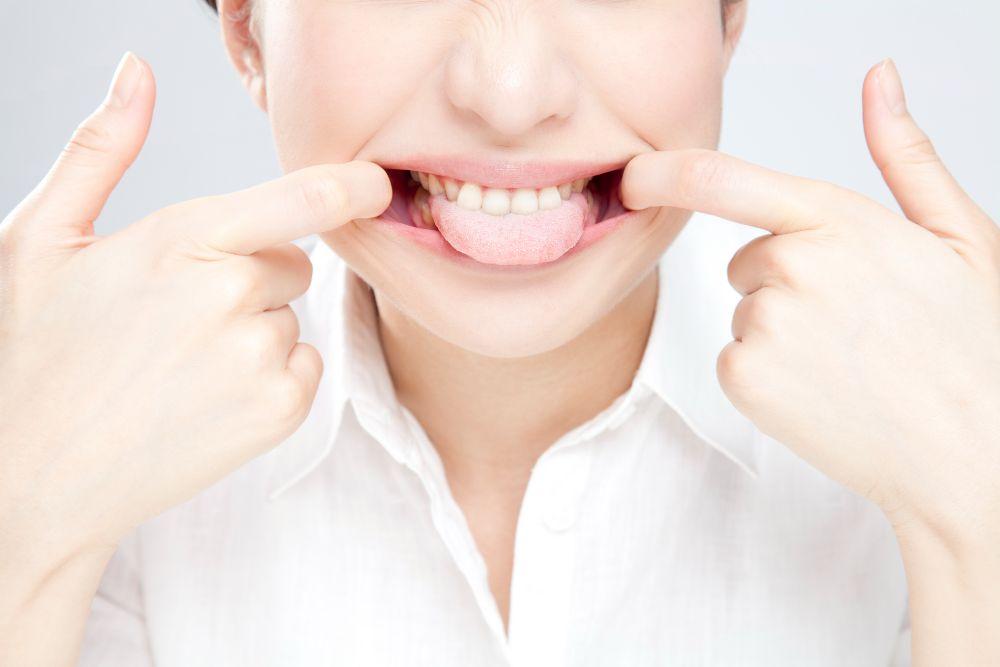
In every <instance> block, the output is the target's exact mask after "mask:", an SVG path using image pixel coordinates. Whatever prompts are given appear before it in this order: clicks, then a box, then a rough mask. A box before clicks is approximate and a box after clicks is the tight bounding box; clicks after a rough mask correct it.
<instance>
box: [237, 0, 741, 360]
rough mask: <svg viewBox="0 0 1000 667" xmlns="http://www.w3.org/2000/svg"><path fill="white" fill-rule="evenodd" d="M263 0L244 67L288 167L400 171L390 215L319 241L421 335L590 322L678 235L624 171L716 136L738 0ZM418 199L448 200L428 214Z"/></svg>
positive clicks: (448, 336) (519, 343) (533, 331)
mask: <svg viewBox="0 0 1000 667" xmlns="http://www.w3.org/2000/svg"><path fill="white" fill-rule="evenodd" d="M240 1H241V0H230V1H229V2H228V3H226V2H223V3H220V5H221V9H222V12H223V13H225V12H226V11H231V10H232V9H233V8H236V7H238V4H239V2H240ZM257 3H258V4H257V6H256V7H255V11H256V12H257V16H256V17H255V21H256V22H257V24H256V27H257V30H256V38H257V40H258V41H259V44H260V50H259V52H257V54H256V55H255V56H251V60H252V59H253V58H258V59H259V62H257V63H256V64H255V65H252V66H250V73H249V75H248V76H247V77H246V78H245V81H247V82H248V85H249V87H250V88H251V90H252V91H254V95H255V97H256V100H257V102H258V104H259V105H260V106H261V107H262V108H263V109H264V110H265V111H266V112H267V114H268V116H269V119H270V122H271V125H272V128H273V132H274V138H275V144H276V147H277V151H278V156H279V159H280V161H281V164H282V167H283V169H284V170H285V171H292V170H295V169H299V168H302V167H305V166H309V165H313V164H317V163H324V162H345V161H349V160H354V159H359V160H368V161H371V162H375V163H377V164H379V165H381V166H383V167H384V168H386V169H387V171H388V172H389V174H390V177H391V178H392V180H393V186H394V192H395V197H394V203H393V206H392V207H390V210H389V211H387V212H386V213H385V214H383V215H382V216H380V219H376V220H357V221H354V222H351V223H348V224H346V225H344V226H343V227H340V228H338V229H337V230H335V231H332V232H329V233H326V234H324V235H323V241H325V242H326V243H328V244H329V245H330V247H331V248H333V250H334V251H336V252H337V253H338V254H339V255H340V256H342V257H343V258H344V259H345V260H346V262H347V263H348V264H349V265H350V266H351V268H352V269H353V270H354V271H356V272H357V273H358V274H359V275H360V276H361V277H362V278H364V280H365V281H366V282H368V283H369V284H371V285H372V286H373V287H374V288H375V290H376V291H377V292H379V293H380V297H381V298H383V299H385V300H388V302H390V303H391V304H392V305H393V306H395V307H396V308H398V309H399V310H400V311H401V312H402V313H403V314H405V315H407V316H409V317H410V318H411V319H413V320H415V321H416V322H417V323H419V324H420V325H422V326H423V327H424V328H426V329H427V330H429V331H430V332H432V333H434V334H436V335H437V336H439V337H441V338H443V339H445V340H447V341H449V342H451V343H453V344H456V345H458V346H461V347H463V348H466V349H468V350H470V351H473V352H479V353H482V354H488V355H492V356H502V357H513V356H526V355H531V354H536V353H540V352H544V351H547V350H550V349H553V348H555V347H558V346H560V345H562V344H564V343H566V342H568V341H569V340H571V339H573V338H574V337H576V336H577V335H579V334H580V333H581V332H582V331H584V330H585V329H586V328H587V327H588V326H590V325H591V324H593V323H594V322H595V321H596V320H598V319H600V318H601V317H602V316H603V315H605V314H606V313H607V312H608V311H609V310H610V309H611V308H612V307H613V306H614V305H615V304H617V303H618V302H619V301H620V300H621V299H622V298H623V297H624V296H625V295H627V294H628V293H629V292H630V290H631V289H632V288H633V287H635V286H636V285H637V284H638V282H639V281H640V280H641V279H642V278H643V277H645V276H646V275H647V274H648V272H649V270H650V269H651V268H652V267H653V266H654V265H655V263H656V261H657V259H658V258H659V257H660V255H661V254H662V253H663V252H664V250H665V249H666V248H667V246H668V245H669V244H670V243H671V241H672V240H673V239H674V238H675V237H676V235H677V234H678V232H680V230H681V228H682V227H683V225H684V223H685V222H686V220H687V218H688V217H689V214H688V213H686V212H683V211H680V210H677V209H666V208H665V209H647V210H644V211H637V212H625V211H623V209H622V208H621V207H620V204H619V203H618V202H617V194H616V188H617V185H616V183H617V177H619V176H620V174H621V169H622V168H623V167H624V165H625V163H626V162H627V161H628V160H629V159H630V158H631V157H633V156H635V155H637V154H640V153H643V152H646V151H652V150H662V149H673V148H688V147H708V148H714V147H716V146H717V144H718V137H719V125H720V115H721V97H722V95H721V93H722V81H723V76H724V73H725V70H726V68H727V66H728V63H729V58H730V56H731V53H732V49H733V48H734V46H735V42H736V40H737V39H738V36H739V33H740V31H741V27H742V22H743V13H744V12H745V6H744V3H737V4H736V5H733V6H732V8H731V9H730V10H729V12H730V15H729V19H728V27H727V30H726V31H725V34H724V31H723V28H722V21H721V10H720V6H719V0H257ZM227 4H228V7H227ZM225 32H226V37H227V44H228V45H229V47H230V51H231V53H234V54H235V53H236V51H234V49H236V50H241V49H242V47H241V44H244V43H245V42H241V41H240V39H241V38H240V36H239V34H238V26H237V27H233V26H231V25H226V28H225ZM244 38H245V35H244ZM234 60H236V61H237V63H238V66H240V67H241V69H242V68H243V67H244V65H240V64H239V63H241V62H244V63H245V62H248V61H245V60H244V57H243V56H242V55H241V56H239V57H234ZM255 71H256V72H257V74H256V75H255V74H254V72H255ZM244 73H245V74H246V70H244ZM410 170H415V171H418V172H425V173H428V174H434V175H435V180H437V184H435V183H431V182H430V181H428V185H427V186H426V189H425V187H424V186H421V185H420V184H419V183H415V182H414V180H413V179H412V178H411V176H410V173H409V172H410ZM602 174H603V175H602ZM586 177H594V178H593V180H591V181H590V182H589V183H588V184H587V186H586V187H585V188H583V190H582V191H580V192H578V193H575V191H576V190H579V189H580V182H579V180H578V179H580V178H586ZM444 178H448V179H449V180H451V181H452V183H450V184H448V183H446V182H445V181H444V180H443V179H444ZM574 180H576V181H577V183H576V188H574V187H573V186H572V185H570V184H571V183H572V182H573V181H574ZM463 183H469V184H470V185H463ZM438 185H440V188H439V187H437V186H438ZM560 185H561V186H562V187H561V188H560V187H559V186H560ZM477 186H482V187H477ZM491 186H492V190H489V191H488V190H487V188H489V187H491ZM553 187H554V188H555V189H554V190H553V189H551V188H553ZM519 188H520V190H518V189H519ZM546 188H549V189H548V190H546ZM427 190H431V193H428V192H427ZM449 191H450V192H449ZM588 191H589V194H588ZM477 192H478V194H480V195H488V196H485V197H482V203H480V200H479V199H477V197H476V194H477ZM554 193H557V194H558V198H557V196H556V194H554ZM428 194H432V195H435V196H430V197H428ZM415 198H416V202H419V201H421V200H424V199H426V200H427V201H433V200H435V199H436V200H438V201H437V203H435V204H432V205H431V206H429V210H433V211H434V213H433V214H432V215H430V216H429V217H428V219H429V220H430V223H428V222H426V221H425V219H424V218H423V217H422V216H423V215H426V214H423V213H422V211H421V207H420V205H419V204H417V203H416V202H415V201H414V199H415ZM481 206H485V207H486V208H485V210H478V211H476V212H475V213H473V211H474V209H477V208H479V207H481ZM494 206H495V207H497V208H493V207H494ZM509 207H512V208H514V209H515V210H516V211H521V213H515V212H510V213H507V214H506V215H504V214H502V213H499V212H502V211H504V210H507V209H508V208H509ZM531 210H536V212H535V213H533V214H528V213H527V212H528V211H531ZM602 219H603V221H602ZM455 248H460V249H461V250H463V251H464V252H458V251H456V249H455Z"/></svg>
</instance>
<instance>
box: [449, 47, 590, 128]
mask: <svg viewBox="0 0 1000 667" xmlns="http://www.w3.org/2000/svg"><path fill="white" fill-rule="evenodd" d="M541 32H542V31H541V30H540V29H539V28H537V27H534V28H523V27H522V28H521V29H519V30H518V31H517V32H514V31H506V32H505V33H504V34H503V35H502V36H498V37H497V38H496V39H491V40H481V39H476V40H473V39H468V40H465V41H463V42H462V43H460V44H459V45H458V47H457V48H456V49H455V50H454V51H453V52H452V54H451V56H450V58H449V62H448V64H447V65H448V66H447V70H446V72H447V74H446V87H447V95H448V99H449V100H450V102H451V104H452V105H453V106H454V107H455V108H457V109H460V110H462V111H465V112H468V113H470V114H472V115H473V116H475V117H477V118H478V121H479V122H480V123H482V124H484V125H486V126H488V127H489V128H490V129H491V130H493V131H494V132H495V133H497V134H499V135H502V136H504V137H508V138H509V137H517V136H520V135H524V134H527V133H529V132H530V131H531V130H532V129H534V128H535V127H537V126H539V125H542V124H546V123H551V122H552V121H553V120H562V119H566V118H569V117H570V116H571V115H572V113H573V110H574V108H575V107H576V98H577V83H576V77H575V76H574V74H573V71H572V68H571V67H570V65H569V64H568V63H567V62H566V61H565V60H564V59H563V58H561V57H560V55H559V54H558V53H556V52H555V51H554V49H553V48H552V47H551V46H550V45H549V44H546V39H545V37H544V34H539V33H541Z"/></svg>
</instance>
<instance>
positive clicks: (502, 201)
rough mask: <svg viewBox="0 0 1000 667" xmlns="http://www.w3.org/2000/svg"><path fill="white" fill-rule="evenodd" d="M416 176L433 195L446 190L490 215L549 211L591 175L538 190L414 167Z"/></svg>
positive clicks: (455, 199)
mask: <svg viewBox="0 0 1000 667" xmlns="http://www.w3.org/2000/svg"><path fill="white" fill-rule="evenodd" d="M410 175H411V176H412V177H413V180H415V181H419V182H420V185H421V186H423V188H424V190H426V191H427V192H429V193H430V194H431V195H439V194H444V195H445V197H447V198H448V200H449V201H453V202H455V204H456V205H458V206H460V207H462V208H464V209H467V210H469V211H482V212H483V213H489V214H490V215H506V214H507V213H520V214H522V215H527V214H529V213H534V212H535V211H538V210H542V211H547V210H549V209H554V208H559V207H560V206H562V202H563V200H564V199H569V197H570V194H572V193H573V192H583V189H584V188H585V187H586V186H587V183H588V182H589V181H590V179H589V178H578V179H576V180H575V181H570V182H568V183H563V184H562V185H558V186H555V185H552V186H549V187H545V188H541V189H540V190H537V189H535V188H516V189H512V190H508V189H506V188H487V187H484V186H482V185H479V184H478V183H470V182H462V181H458V180H454V179H451V178H447V177H444V176H436V175H434V174H428V173H425V172H422V171H411V172H410Z"/></svg>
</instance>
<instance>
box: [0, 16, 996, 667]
mask: <svg viewBox="0 0 1000 667" xmlns="http://www.w3.org/2000/svg"><path fill="white" fill-rule="evenodd" d="M218 9H219V12H220V15H221V16H222V36H223V39H224V41H225V45H226V47H227V49H228V53H229V56H230V58H231V60H232V62H233V65H234V66H235V68H236V70H237V72H238V74H239V76H240V77H241V79H242V81H243V82H244V84H245V85H246V88H247V90H248V91H249V93H250V95H251V97H252V99H253V100H254V102H255V103H256V104H258V105H259V106H260V108H261V109H263V110H264V111H265V112H266V113H267V115H268V117H269V119H270V121H271V123H272V127H273V131H274V136H275V141H276V146H277V149H278V154H279V157H280V159H281V162H282V166H283V168H284V171H286V172H287V174H286V175H285V176H284V177H282V178H280V179H278V180H276V181H273V182H270V183H265V184H262V185H259V186H256V187H253V188H249V189H247V190H243V191H240V192H236V193H232V194H229V195H220V196H213V197H204V198H200V199H196V200H192V201H188V202H183V203H179V204H176V205H173V206H170V207H167V208H165V209H162V210H160V211H157V212H155V213H153V214H151V215H149V216H147V217H146V218H144V219H142V220H139V221H137V222H136V223H134V224H132V225H131V226H130V227H128V228H126V229H125V230H123V231H121V232H119V233H117V234H113V235H111V236H107V237H101V236H98V235H95V234H94V233H93V232H94V230H93V221H94V219H95V218H96V217H97V216H98V214H99V213H100V210H101V207H102V205H103V204H104V202H105V200H106V198H107V197H108V195H109V194H110V192H111V191H112V190H113V189H114V187H115V185H116V184H117V182H118V181H119V179H120V178H121V176H122V174H123V172H124V171H125V169H127V167H128V165H129V164H130V163H131V162H132V161H133V160H134V159H135V157H136V155H137V154H138V152H139V151H140V149H141V146H142V143H143V140H144V138H145V136H146V133H147V130H148V127H149V123H150V118H151V114H152V109H153V105H154V94H155V90H154V79H153V75H152V72H151V71H150V70H149V68H148V66H147V65H146V64H145V63H143V62H142V61H141V60H139V59H138V58H136V57H134V56H131V55H127V56H126V58H124V59H123V61H122V63H121V64H120V66H119V69H118V71H117V72H116V76H115V79H114V81H113V84H112V88H111V91H110V93H109V95H108V97H107V99H106V101H105V103H104V104H102V105H101V107H100V108H99V109H98V110H97V111H96V112H95V113H94V114H93V115H92V116H91V117H89V118H88V119H87V120H86V121H85V122H84V123H83V124H82V125H81V126H80V128H79V129H78V130H77V132H76V133H75V134H74V136H73V138H72V140H71V141H70V142H69V144H68V145H67V147H66V150H65V151H63V153H62V155H61V156H60V158H59V160H58V161H57V163H56V164H55V165H54V166H53V168H52V170H51V171H50V173H49V174H48V175H47V176H46V178H45V179H44V180H43V181H42V182H41V183H40V184H39V186H38V187H37V188H36V189H35V190H34V191H32V193H30V194H29V196H28V197H27V198H26V199H25V200H24V201H23V202H22V203H21V204H20V205H19V206H18V207H17V208H16V209H15V210H14V211H12V212H11V214H10V215H9V216H8V217H7V218H6V219H5V221H4V224H3V226H2V228H0V232H2V237H0V244H2V245H0V248H2V251H3V252H2V253H0V256H2V257H3V262H2V263H0V270H2V273H0V276H2V278H0V280H2V283H0V285H2V287H3V289H2V290H0V299H2V307H3V313H4V321H3V324H4V326H3V327H2V329H0V370H2V377H3V383H2V385H0V404H2V405H3V406H4V410H3V411H2V415H0V443H3V450H2V451H3V467H2V470H3V474H2V475H0V527H2V530H0V553H3V554H4V558H3V560H2V561H0V586H2V589H0V590H2V594H0V601H2V602H0V628H2V632H0V663H2V664H5V665H6V664H11V665H42V664H44V665H61V664H74V663H76V662H77V661H79V663H80V664H85V665H119V664H120V665H142V664H149V665H152V664H156V665H168V666H169V665H200V664H206V665H300V664H301V665H312V664H335V665H341V664H343V665H355V664H366V665H368V664H370V665H384V664H418V665H423V664H426V665H459V664H461V665H469V664H473V665H503V664H518V665H528V664H532V665H534V664H537V665H598V664H600V665H608V664H614V665H618V664H621V665H652V664H673V663H676V664H719V665H721V664H741V665H778V664H795V665H800V664H809V665H827V664H828V665H873V664H900V665H901V664H910V662H911V657H910V648H911V641H910V640H911V634H910V633H911V632H912V653H913V655H912V662H913V664H921V665H938V664H940V665H958V664H961V665H966V664H997V663H998V662H1000V644H998V643H997V642H998V641H1000V640H998V639H997V637H1000V633H998V632H997V631H996V630H997V627H996V625H997V622H996V619H997V618H1000V615H998V612H1000V609H998V606H1000V605H998V602H997V600H998V599H1000V596H998V595H997V594H998V593H1000V582H998V578H1000V575H998V572H1000V568H998V567H997V566H998V565H1000V563H998V562H997V560H998V556H997V554H998V553H1000V531H998V530H997V528H996V527H997V526H998V525H1000V522H998V519H1000V516H998V514H1000V489H998V485H997V484H996V479H997V478H998V473H1000V469H998V468H1000V463H998V462H1000V443H998V441H997V435H996V434H997V433H1000V231H998V229H997V227H996V225H995V223H994V222H993V221H992V220H990V219H989V218H988V217H987V215H986V214H985V213H984V212H983V211H982V210H981V209H980V208H979V207H978V206H977V205H976V204H975V203H974V202H972V201H971V200H970V199H969V197H968V196H967V195H966V194H965V193H964V192H963V191H962V189H961V188H960V186H959V185H958V184H957V183H956V182H955V181H954V179H953V178H952V177H951V176H950V175H949V173H948V172H947V171H946V169H945V168H944V166H942V164H941V162H940V161H939V160H938V159H937V157H936V155H935V154H934V152H933V149H932V147H931V144H930V143H929V141H927V138H926V136H925V135H924V134H923V133H922V132H921V130H920V129H919V128H918V126H917V125H916V124H915V122H914V120H913V119H912V117H911V116H910V115H909V113H908V111H907V109H906V105H905V99H904V95H903V90H902V85H901V83H900V80H899V78H898V74H897V73H896V70H895V68H894V66H893V64H892V63H891V61H885V62H883V63H880V64H878V65H876V66H875V67H873V68H872V70H871V71H870V72H869V73H868V76H867V77H866V78H865V82H864V89H863V102H864V119H865V133H866V139H867V141H868V145H869V148H870V150H871V153H872V157H873V159H874V161H875V162H876V164H877V165H878V166H879V167H880V168H881V169H882V172H883V174H884V176H885V180H886V182H887V184H888V185H889V187H890V188H891V189H892V191H893V194H894V195H895V197H896V199H897V201H898V202H899V204H900V207H901V208H902V212H903V215H899V214H897V213H895V212H893V211H890V210H889V209H887V208H885V207H882V206H880V205H879V204H876V203H875V202H873V201H871V200H869V199H867V198H865V197H862V196H861V195H859V194H856V193H853V192H850V191H847V190H845V189H843V188H840V187H837V186H834V185H832V184H828V183H823V182H816V181H811V180H808V179H805V178H799V177H793V176H788V175H784V174H779V173H776V172H773V171H770V170H767V169H764V168H762V167H758V166H754V165H750V164H747V163H745V162H742V161H740V160H737V159H735V158H733V157H730V156H726V155H723V154H720V153H716V152H715V151H714V150H713V149H714V148H715V147H716V146H717V143H718V137H719V117H720V113H719V112H720V106H721V91H722V86H721V84H722V80H723V76H724V73H725V71H726V68H727V67H728V64H729V61H730V58H731V56H732V54H733V52H734V49H735V48H736V44H737V42H738V40H739V36H740V33H741V30H742V27H743V24H744V20H745V15H746V11H747V7H746V3H740V2H736V3H724V4H723V6H722V8H721V12H720V7H719V5H718V4H717V3H716V2H715V0H678V1H677V2H671V3H663V2H654V1H652V0H649V1H646V0H636V1H634V2H606V3H605V2H593V3H590V2H587V3H583V2H581V3H576V2H573V3H569V2H565V3H564V2H559V3H557V2H554V1H553V2H520V1H516V2H511V1H505V2H500V1H499V0H490V1H483V2H478V3H458V2H447V1H444V2H433V3H431V2H427V3H395V2H370V3H368V2H366V3H360V2H346V1H345V2H341V1H325V0H302V1H301V2H294V3H285V2H277V1H276V0H257V2H256V3H255V4H254V5H251V4H249V2H248V1H247V0H221V1H220V2H219V7H218ZM720 16H721V19H722V20H721V22H720ZM608 35H614V36H615V37H616V38H615V39H607V36H608ZM595 46H596V47H597V48H595ZM694 210H698V211H703V212H706V213H709V214H714V215H718V216H721V217H725V218H729V219H731V220H733V221H736V222H740V223H744V224H747V225H750V226H753V227H757V228H759V229H761V230H764V231H766V232H770V234H764V235H762V236H761V237H759V238H755V239H754V240H752V241H751V242H750V243H747V244H746V245H745V246H744V247H743V248H741V249H740V251H739V252H738V253H737V254H736V255H735V256H734V257H733V258H732V260H731V261H730V263H729V266H728V274H727V276H726V279H727V280H728V282H729V284H731V286H732V287H733V288H734V289H735V290H736V291H737V292H738V293H739V294H740V295H741V296H742V299H741V300H740V301H739V304H738V305H737V307H736V311H735V313H726V317H727V319H728V318H729V317H731V319H732V322H731V333H732V339H733V340H731V341H729V342H728V343H726V344H725V345H717V343H718V342H719V341H716V340H714V339H713V338H712V334H711V331H712V330H713V329H712V328H711V326H710V325H711V323H712V322H713V319H712V318H713V317H714V312H715V311H716V310H718V308H717V306H718V305H719V303H720V302H721V301H720V300H721V297H722V294H721V293H720V292H719V291H718V290H717V289H716V288H715V287H713V285H715V284H716V283H713V282H712V281H713V280H714V281H716V282H718V280H720V279H721V276H715V277H712V276H702V275H698V274H697V273H695V272H692V273H690V274H678V273H676V272H672V271H668V263H667V262H666V261H665V260H662V261H661V256H663V255H664V252H665V251H666V249H667V248H668V247H669V246H671V244H672V243H673V242H674V240H675V239H676V237H677V235H678V234H679V232H680V231H681V230H682V228H683V227H684V225H685V223H686V222H687V220H688V219H689V217H690V215H691V211H694ZM904 216H905V217H904ZM313 234H316V235H318V237H319V240H318V241H317V242H316V243H315V244H314V245H312V246H309V245H308V244H307V243H304V242H302V241H300V240H301V239H305V238H306V237H310V236H311V235H313ZM304 248H306V249H308V253H307V252H306V251H304V250H303V249H304ZM307 288H308V292H307V291H306V290H307ZM300 340H301V342H300ZM706 362H707V363H706ZM713 371H714V372H716V373H717V376H718V383H719V385H720V386H721V390H717V388H716V387H715V384H714V380H715V378H713V377H711V373H712V372H713ZM722 392H724V394H723V393H722ZM730 403H731V404H730ZM737 410H738V412H737Z"/></svg>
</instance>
